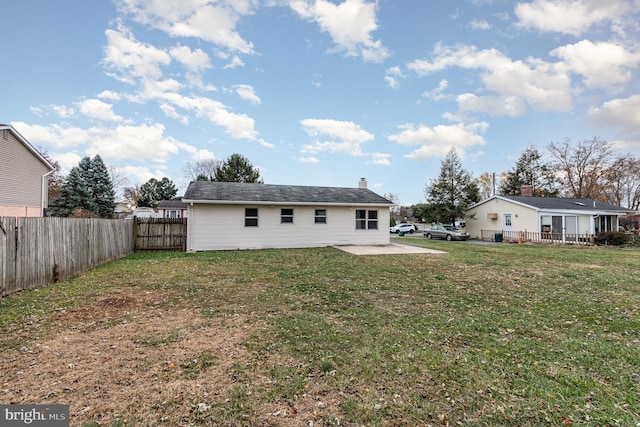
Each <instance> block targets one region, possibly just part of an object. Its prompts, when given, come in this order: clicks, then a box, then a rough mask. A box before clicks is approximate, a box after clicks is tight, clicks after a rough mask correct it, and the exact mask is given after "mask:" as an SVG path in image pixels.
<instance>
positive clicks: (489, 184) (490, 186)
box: [476, 172, 496, 200]
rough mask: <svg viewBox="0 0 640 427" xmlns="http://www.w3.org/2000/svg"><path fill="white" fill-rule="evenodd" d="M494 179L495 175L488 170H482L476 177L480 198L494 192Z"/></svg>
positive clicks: (487, 196)
mask: <svg viewBox="0 0 640 427" xmlns="http://www.w3.org/2000/svg"><path fill="white" fill-rule="evenodd" d="M495 180H496V175H495V174H494V173H489V172H483V173H482V174H481V175H480V176H479V177H478V178H476V183H477V185H478V190H479V191H480V200H485V199H488V198H489V197H491V196H493V195H494V194H495V187H496V183H495Z"/></svg>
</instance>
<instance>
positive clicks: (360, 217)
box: [356, 209, 378, 230]
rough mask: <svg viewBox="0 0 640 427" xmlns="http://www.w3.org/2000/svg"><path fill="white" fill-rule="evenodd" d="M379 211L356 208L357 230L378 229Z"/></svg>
mask: <svg viewBox="0 0 640 427" xmlns="http://www.w3.org/2000/svg"><path fill="white" fill-rule="evenodd" d="M377 229H378V211H367V210H364V209H356V230H377Z"/></svg>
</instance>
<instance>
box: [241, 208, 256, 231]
mask: <svg viewBox="0 0 640 427" xmlns="http://www.w3.org/2000/svg"><path fill="white" fill-rule="evenodd" d="M244 226H245V227H257V226H258V208H245V210H244Z"/></svg>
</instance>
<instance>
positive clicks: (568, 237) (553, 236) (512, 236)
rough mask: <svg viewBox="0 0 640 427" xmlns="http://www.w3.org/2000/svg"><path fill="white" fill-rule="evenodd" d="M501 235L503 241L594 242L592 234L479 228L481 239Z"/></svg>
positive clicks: (492, 238) (494, 237) (491, 238)
mask: <svg viewBox="0 0 640 427" xmlns="http://www.w3.org/2000/svg"><path fill="white" fill-rule="evenodd" d="M497 234H500V235H501V236H502V241H503V242H519V241H520V239H522V242H523V243H526V242H530V243H573V244H580V245H592V244H593V243H594V235H593V234H588V233H586V234H565V235H564V238H563V235H562V233H536V232H533V231H526V230H525V231H513V230H480V235H481V238H482V240H486V241H490V242H494V241H496V235H497Z"/></svg>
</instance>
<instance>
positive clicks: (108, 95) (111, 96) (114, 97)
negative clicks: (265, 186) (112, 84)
mask: <svg viewBox="0 0 640 427" xmlns="http://www.w3.org/2000/svg"><path fill="white" fill-rule="evenodd" d="M96 96H97V97H98V98H101V99H108V100H110V101H120V100H121V99H122V95H120V94H119V93H117V92H113V91H111V90H103V91H102V92H100V93H99V94H98V95H96Z"/></svg>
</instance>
